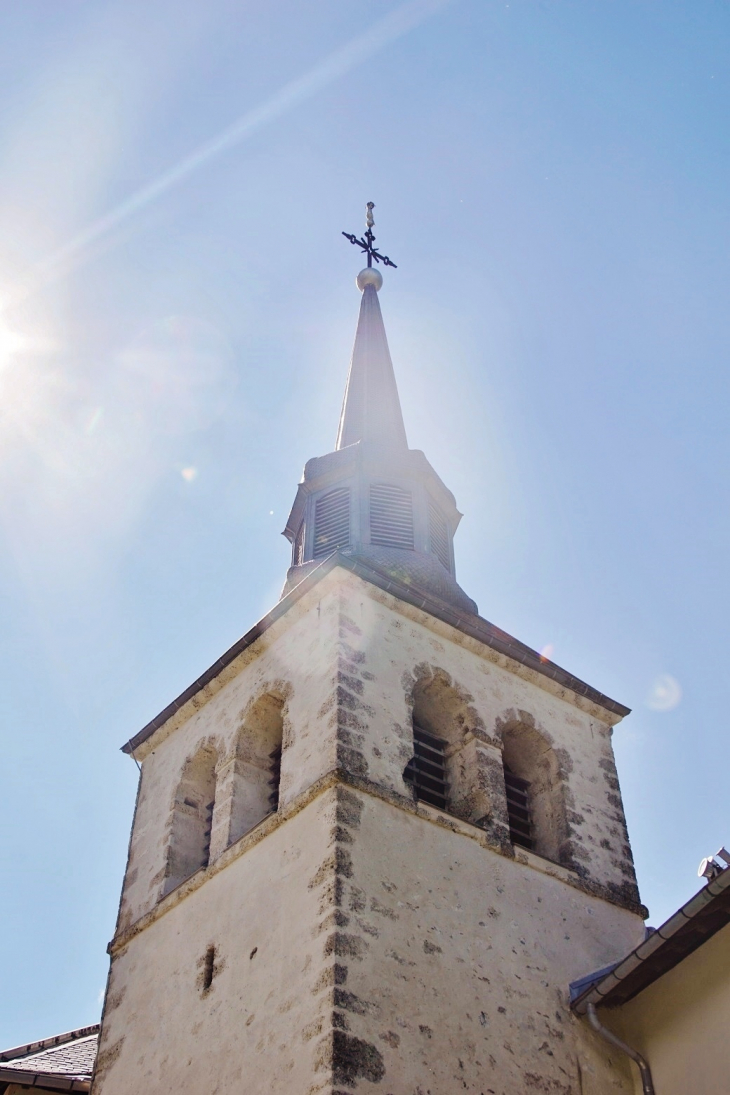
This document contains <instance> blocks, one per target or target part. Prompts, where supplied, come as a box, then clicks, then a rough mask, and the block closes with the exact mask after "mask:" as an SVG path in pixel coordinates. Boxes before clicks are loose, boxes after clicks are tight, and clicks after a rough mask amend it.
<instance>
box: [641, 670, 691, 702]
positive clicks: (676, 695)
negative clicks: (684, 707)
mask: <svg viewBox="0 0 730 1095" xmlns="http://www.w3.org/2000/svg"><path fill="white" fill-rule="evenodd" d="M681 699H682V689H681V688H680V685H679V682H678V681H676V680H675V679H674V677H672V676H670V675H669V673H662V674H661V675H660V676H658V677H657V678H656V680H655V681H654V682H653V683H652V685H651V688H650V689H649V692H648V694H647V697H646V706H647V707H650V708H651V710H652V711H673V710H674V708H675V707H676V706H677V705H678V704H679V702H680V700H681Z"/></svg>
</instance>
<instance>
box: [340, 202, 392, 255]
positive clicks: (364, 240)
mask: <svg viewBox="0 0 730 1095" xmlns="http://www.w3.org/2000/svg"><path fill="white" fill-rule="evenodd" d="M374 208H375V202H368V204H367V212H366V214H365V221H366V223H367V226H368V229H367V232H366V233H365V235H364V236H362V237H360V238H358V237H357V236H356V235H354V233H350V232H343V233H342V235H343V236H344V237H345V239H348V240H349V241H350V243H354V244H355V245H356V246H357V247H359V248H361V250H362V251H363V253H364V254H366V255H367V257H368V266H372V265H373V259H375V261H376V262H382V264H383V266H392V267H393V269H394V270H397V269H398V267H397V266H396V264H395V263H394V262H391V261H390V259H389V258H388V256H387V255H381V254H380V252H379V251H378V250H377V248H375V247H373V244H374V243H375V236H374V235H373V225H374V224H375V221H374V220H373V209H374Z"/></svg>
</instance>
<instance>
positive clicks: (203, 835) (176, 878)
mask: <svg viewBox="0 0 730 1095" xmlns="http://www.w3.org/2000/svg"><path fill="white" fill-rule="evenodd" d="M217 761H218V754H217V752H216V750H215V748H214V747H213V746H212V745H203V746H201V747H200V749H198V751H197V752H196V753H195V755H194V756H192V757H190V758H189V760H187V761H186V763H185V767H184V768H183V772H182V775H181V777H180V782H179V783H178V785H177V789H176V791H175V798H174V801H173V807H172V818H171V824H170V839H169V843H168V847H167V862H166V865H165V882H164V885H163V891H162V892H163V894H166V893H169V892H170V890H174V889H175V887H176V886H179V885H180V883H181V882H184V881H185V879H186V878H190V876H191V875H193V874H195V872H196V871H199V870H200V868H201V867H207V866H208V860H209V856H210V843H211V834H212V829H213V810H214V806H215V793H216V764H217Z"/></svg>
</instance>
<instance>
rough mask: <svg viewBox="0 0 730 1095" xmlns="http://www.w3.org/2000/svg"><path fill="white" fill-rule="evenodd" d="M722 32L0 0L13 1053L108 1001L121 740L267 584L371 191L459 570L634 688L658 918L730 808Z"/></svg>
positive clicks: (494, 602)
mask: <svg viewBox="0 0 730 1095" xmlns="http://www.w3.org/2000/svg"><path fill="white" fill-rule="evenodd" d="M729 39H730V9H728V6H727V4H725V3H724V2H720V0H699V2H698V0H687V2H673V0H662V2H661V3H659V2H658V0H654V2H641V0H632V2H623V0H611V2H606V0H600V2H591V0H575V2H571V0H550V2H548V0H510V3H508V4H507V3H504V2H502V3H496V2H491V0H452V2H451V3H439V2H437V0H413V2H411V3H409V4H406V5H400V6H399V5H397V4H394V3H393V2H392V0H368V2H367V3H365V2H361V0H346V2H344V3H343V0H317V2H315V3H313V4H309V5H301V4H296V3H293V2H290V0H267V2H266V3H264V2H263V0H256V2H250V0H244V2H243V3H241V0H236V2H235V3H234V2H233V0H209V2H208V3H206V4H201V3H199V2H198V0H175V2H174V3H172V2H171V0H156V2H155V3H152V4H150V3H149V2H145V3H143V2H141V0H95V2H93V3H92V2H91V0H79V2H77V3H74V4H57V3H54V2H51V0H27V2H25V3H23V4H15V5H6V6H5V8H4V10H3V12H2V13H1V14H0V96H1V99H0V101H1V102H2V110H1V111H0V162H1V164H2V170H0V241H1V242H0V306H1V307H0V614H1V616H2V621H3V626H2V629H1V632H0V652H1V657H0V674H1V675H2V687H1V688H0V714H1V717H2V734H3V743H4V744H3V752H4V765H5V771H6V779H5V790H4V794H3V796H2V799H1V801H0V811H2V815H3V816H2V821H1V823H0V833H1V834H2V838H1V840H2V845H1V846H2V853H1V854H2V865H1V870H2V878H3V901H2V906H1V907H0V923H1V930H0V951H1V952H2V953H1V954H0V966H1V968H2V969H3V974H4V983H5V985H6V986H8V988H6V991H5V992H4V993H3V1000H2V1003H1V1004H0V1042H1V1043H2V1044H3V1045H11V1044H14V1043H16V1042H21V1041H26V1040H29V1039H31V1038H37V1037H43V1036H46V1035H49V1034H51V1033H56V1032H57V1031H59V1030H65V1029H68V1028H71V1027H75V1026H80V1025H82V1024H85V1023H88V1022H92V1021H94V1020H95V1019H96V1018H97V1017H98V1014H99V1006H100V1005H99V994H100V991H101V990H102V988H103V984H104V979H105V975H106V965H107V959H106V954H105V946H106V942H107V941H108V939H109V938H110V937H111V934H112V931H113V926H114V919H115V914H116V906H117V900H118V894H119V888H120V883H121V876H122V871H123V866H124V859H125V854H126V844H127V837H128V832H129V826H130V822H131V816H132V809H133V803H134V795H135V787H136V769H135V768H134V765H133V763H132V762H131V761H130V760H129V759H128V758H126V757H124V756H123V755H122V754H121V753H120V752H119V746H120V745H121V744H122V743H123V742H124V741H126V740H127V739H128V738H129V737H130V735H131V734H133V733H134V732H136V731H137V730H138V729H139V728H140V727H141V726H142V725H144V724H145V723H146V722H147V721H148V719H149V718H151V717H152V716H153V715H155V714H156V713H157V712H158V711H159V710H160V709H161V708H162V707H164V706H165V705H166V704H167V703H168V702H169V701H170V700H171V699H172V698H174V697H175V696H176V695H177V694H178V693H179V692H180V691H182V689H183V688H184V687H186V686H187V685H188V684H189V683H190V681H191V680H193V679H194V678H195V677H196V676H198V674H199V673H200V672H201V671H202V670H203V669H204V668H206V667H207V666H208V665H209V664H210V663H211V662H213V661H214V660H215V659H216V658H217V657H218V656H219V654H220V653H222V651H224V650H225V649H226V648H227V647H228V646H229V645H230V644H231V643H232V642H233V641H234V640H235V639H236V638H237V637H238V636H239V635H241V634H242V633H243V632H245V631H246V630H248V628H249V627H250V626H251V625H252V624H253V623H254V622H255V621H256V619H258V618H259V617H260V616H261V615H263V614H264V613H265V611H266V610H267V609H268V608H269V607H271V605H272V604H273V602H274V601H275V600H276V599H277V596H278V591H279V589H280V587H281V584H282V581H283V578H284V574H285V571H286V567H287V560H288V547H287V544H286V542H285V541H284V539H283V538H282V537H281V536H280V535H279V533H280V530H281V529H282V527H283V525H284V521H285V519H286V515H287V513H288V509H289V506H290V504H291V501H292V499H293V496H294V492H295V487H296V482H297V480H298V477H299V474H300V472H301V468H302V466H303V464H304V461H305V460H306V459H308V458H309V457H310V456H313V455H318V454H321V453H324V452H327V451H329V450H330V449H331V448H332V446H333V444H334V438H335V432H336V425H337V416H338V412H339V405H340V401H341V398H342V391H343V387H344V381H345V375H346V369H347V363H348V356H349V351H350V347H351V343H352V336H353V332H354V326H355V321H356V315H357V308H358V296H359V295H358V293H357V290H356V288H355V285H354V276H355V274H356V273H357V269H358V266H359V264H358V258H357V253H356V252H355V251H354V249H353V248H351V247H350V246H349V244H348V243H347V242H346V241H345V240H343V239H342V236H341V235H340V232H341V231H342V230H347V231H359V230H360V229H361V227H362V221H363V209H364V203H365V202H366V201H367V200H373V201H375V202H376V221H377V224H376V232H377V235H378V241H379V242H380V243H381V244H382V246H383V249H384V250H385V251H386V253H388V254H390V255H391V256H392V257H393V259H394V260H395V262H397V263H398V269H397V270H396V271H389V272H388V273H387V276H386V284H385V286H384V288H383V290H382V292H381V295H380V296H381V305H382V308H383V312H384V316H385V321H386V326H387V329H388V334H389V338H390V343H391V351H392V355H393V359H394V363H395V367H396V372H397V376H398V381H399V386H400V392H401V399H402V403H403V409H404V416H405V420H406V427H407V430H408V435H409V441H410V444H411V446H412V447H414V448H423V449H424V450H425V451H426V453H427V455H428V457H429V459H430V460H431V462H432V463H433V465H434V467H435V468H436V469H437V471H438V472H439V474H440V475H441V476H442V478H443V479H444V480H445V482H446V483H447V484H448V485H449V486H450V487H451V488H452V490H453V491H454V493H455V494H456V497H457V502H458V503H459V506H460V508H461V509H462V510H463V512H464V514H465V516H464V519H463V521H462V525H461V528H460V530H459V533H458V535H457V539H456V553H457V573H458V578H459V581H460V583H461V584H462V586H463V587H464V588H465V589H466V590H467V592H468V593H469V594H470V595H471V596H473V597H474V598H475V600H476V601H477V602H478V604H479V607H480V611H481V613H482V614H483V615H484V616H486V617H487V618H488V619H490V620H492V621H494V622H495V623H497V624H498V625H499V626H501V627H503V628H505V629H506V630H508V631H511V632H512V633H513V634H515V635H516V636H518V637H519V638H520V639H522V640H523V641H525V642H527V643H529V644H531V645H533V646H534V647H536V648H537V649H541V650H542V649H544V648H546V647H550V648H551V650H552V657H553V658H554V659H555V660H556V661H557V662H558V663H559V664H561V665H563V666H565V667H566V668H568V669H569V670H570V671H572V672H574V673H575V674H577V675H578V676H580V677H582V678H584V679H586V680H588V681H589V682H590V683H591V684H593V685H594V686H596V687H597V688H600V689H601V690H603V691H605V692H607V693H608V694H609V695H611V696H613V697H615V698H616V699H618V700H620V701H622V702H624V703H626V704H628V705H630V706H631V707H632V708H633V714H632V715H631V716H630V717H629V718H628V719H627V720H625V722H624V723H623V724H622V725H620V726H619V727H618V728H617V730H616V733H615V736H614V743H615V748H616V753H617V759H618V764H619V774H620V777H621V783H622V788H623V793H624V798H625V803H626V810H627V815H628V822H629V829H630V833H631V837H632V844H633V848H634V853H635V857H636V861H637V869H638V873H639V881H640V885H641V889H642V895H643V898H644V900H645V902H646V903H647V904H648V905H649V907H650V910H651V918H650V922H651V923H654V924H656V923H659V922H660V921H661V920H662V919H664V918H665V917H666V916H667V915H668V914H670V913H671V912H672V911H674V909H675V908H676V907H677V906H678V905H680V904H681V903H683V902H684V901H685V900H686V899H687V898H688V897H689V896H690V895H691V894H692V893H693V892H694V891H695V890H696V889H697V888H698V880H697V877H696V867H697V864H698V862H699V860H700V858H701V857H702V856H704V855H707V854H709V853H710V852H713V851H715V850H716V848H717V847H718V846H719V845H720V844H721V843H722V842H723V841H725V840H730V824H729V822H728V817H727V811H726V809H725V805H724V802H725V786H724V775H725V772H724V768H725V765H724V747H725V741H726V730H725V724H726V708H727V689H728V685H727V675H726V669H725V661H726V657H727V638H726V632H727V627H726V618H727V609H728V568H727V563H726V560H727V557H728V532H729V521H728V497H727V469H728V431H727V428H726V421H725V420H726V416H727V406H728V392H727V385H728V380H727V376H728V371H727V346H728V333H729V332H728V308H727V297H728V287H729V286H728V281H729V278H728V274H729V265H730V260H729V258H728V255H730V247H729V246H728V242H729V241H728V229H729V222H728V208H729V206H728V197H727V195H728V192H729V185H728V184H729V180H728V174H729V170H728V168H729V153H730V138H729V131H728V125H727V117H728V109H729V107H730V102H729V99H730V84H729V74H728V69H727V57H728V46H729V45H730V42H729ZM231 127H234V128H231ZM220 134H224V138H223V139H222V140H218V137H219V135H220ZM180 165H182V167H180ZM171 172H172V174H170V173H171ZM150 188H151V189H150Z"/></svg>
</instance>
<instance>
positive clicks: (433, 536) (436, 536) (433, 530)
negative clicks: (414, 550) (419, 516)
mask: <svg viewBox="0 0 730 1095" xmlns="http://www.w3.org/2000/svg"><path fill="white" fill-rule="evenodd" d="M428 537H429V541H430V544H431V551H432V552H433V554H434V555H435V556H436V558H437V559H438V560H439V561H440V562H442V563H443V564H444V566H445V567H446V569H447V570H451V553H450V552H449V530H448V526H447V524H446V518H445V517H444V515H443V513H442V512H441V510H440V509H439V508H438V506H437V505H436V503H435V502H433V501H432V500H431V499H430V498H429V500H428Z"/></svg>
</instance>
